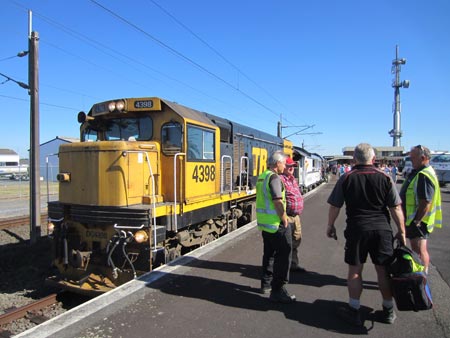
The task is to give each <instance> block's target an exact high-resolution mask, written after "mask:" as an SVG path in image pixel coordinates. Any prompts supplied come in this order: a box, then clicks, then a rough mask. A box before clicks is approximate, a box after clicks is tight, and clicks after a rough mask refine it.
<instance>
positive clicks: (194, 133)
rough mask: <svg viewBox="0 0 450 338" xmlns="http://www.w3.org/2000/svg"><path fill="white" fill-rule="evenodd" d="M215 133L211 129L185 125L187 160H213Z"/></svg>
mask: <svg viewBox="0 0 450 338" xmlns="http://www.w3.org/2000/svg"><path fill="white" fill-rule="evenodd" d="M214 134H215V133H214V132H213V131H211V130H208V129H204V128H199V127H194V126H192V125H188V127H187V142H188V146H187V148H188V151H187V153H188V154H187V159H188V161H205V160H206V161H208V160H211V161H212V160H214V158H215V154H214V139H215V135H214Z"/></svg>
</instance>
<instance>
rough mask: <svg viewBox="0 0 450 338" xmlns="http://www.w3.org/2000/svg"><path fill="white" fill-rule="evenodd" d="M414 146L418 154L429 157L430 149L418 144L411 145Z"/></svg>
mask: <svg viewBox="0 0 450 338" xmlns="http://www.w3.org/2000/svg"><path fill="white" fill-rule="evenodd" d="M414 148H416V149H417V150H418V151H419V156H425V157H426V158H427V159H430V158H431V152H430V149H428V148H427V147H425V146H421V145H418V146H415V147H413V149H414Z"/></svg>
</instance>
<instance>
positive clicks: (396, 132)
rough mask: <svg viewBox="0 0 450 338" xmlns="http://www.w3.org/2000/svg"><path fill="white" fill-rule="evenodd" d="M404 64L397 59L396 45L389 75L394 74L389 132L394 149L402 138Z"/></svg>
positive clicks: (404, 83) (407, 85) (406, 81)
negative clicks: (401, 116)
mask: <svg viewBox="0 0 450 338" xmlns="http://www.w3.org/2000/svg"><path fill="white" fill-rule="evenodd" d="M404 64H406V59H399V58H398V45H397V46H395V59H394V60H393V61H392V70H391V73H392V74H395V78H394V80H393V81H392V87H394V109H393V110H394V128H393V129H391V130H390V131H389V135H391V137H392V138H393V142H392V145H393V146H394V147H400V146H401V144H400V138H401V137H402V131H401V129H400V112H401V105H400V88H401V87H403V88H408V87H409V80H405V81H403V82H402V81H400V71H401V65H404Z"/></svg>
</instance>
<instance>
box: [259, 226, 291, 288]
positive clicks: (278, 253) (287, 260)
mask: <svg viewBox="0 0 450 338" xmlns="http://www.w3.org/2000/svg"><path fill="white" fill-rule="evenodd" d="M291 226H292V225H291V224H289V226H288V227H287V228H285V227H284V226H283V225H280V226H279V227H278V231H277V232H275V233H273V234H271V233H269V232H267V231H262V237H263V244H264V249H263V260H262V275H261V287H268V286H269V285H271V286H272V290H278V289H281V288H282V287H283V285H284V284H286V283H288V281H289V268H290V266H291V250H292V230H291Z"/></svg>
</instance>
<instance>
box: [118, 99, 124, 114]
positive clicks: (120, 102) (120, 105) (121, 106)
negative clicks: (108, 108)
mask: <svg viewBox="0 0 450 338" xmlns="http://www.w3.org/2000/svg"><path fill="white" fill-rule="evenodd" d="M124 108H125V102H124V101H122V100H120V101H117V102H116V109H117V110H118V111H122V110H123V109H124Z"/></svg>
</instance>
